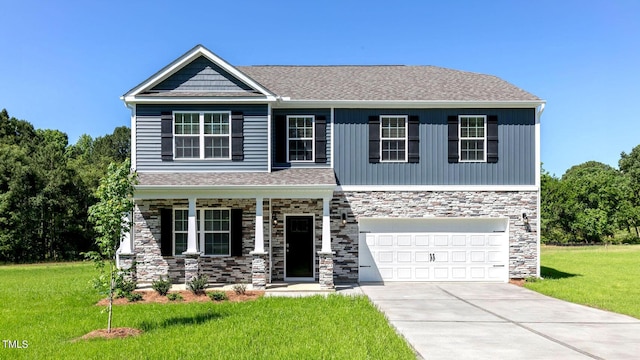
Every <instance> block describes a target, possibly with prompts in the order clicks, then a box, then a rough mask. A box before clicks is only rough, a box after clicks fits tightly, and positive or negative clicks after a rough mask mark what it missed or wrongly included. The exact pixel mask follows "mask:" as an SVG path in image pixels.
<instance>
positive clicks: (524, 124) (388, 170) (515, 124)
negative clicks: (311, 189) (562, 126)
mask: <svg viewBox="0 0 640 360" xmlns="http://www.w3.org/2000/svg"><path fill="white" fill-rule="evenodd" d="M334 114H335V118H334V126H335V129H334V139H333V140H334V141H335V150H334V151H335V157H334V168H335V172H336V177H337V179H338V181H339V183H340V184H341V185H534V184H535V174H536V166H537V165H536V162H535V111H534V109H411V110H398V109H388V110H387V109H335V112H334ZM372 115H409V116H411V115H417V116H419V120H420V125H419V131H420V160H419V162H418V163H416V164H410V163H404V162H380V163H374V164H372V163H370V162H369V154H368V148H369V144H368V141H369V127H368V122H369V116H372ZM452 115H497V116H498V156H499V157H498V162H497V163H495V164H489V163H464V162H460V163H453V164H450V163H449V162H448V153H447V151H448V148H447V141H448V128H447V117H448V116H452Z"/></svg>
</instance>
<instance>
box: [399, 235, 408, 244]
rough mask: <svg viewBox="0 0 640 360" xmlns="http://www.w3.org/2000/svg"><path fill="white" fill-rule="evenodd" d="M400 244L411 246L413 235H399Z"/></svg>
mask: <svg viewBox="0 0 640 360" xmlns="http://www.w3.org/2000/svg"><path fill="white" fill-rule="evenodd" d="M398 246H411V235H398Z"/></svg>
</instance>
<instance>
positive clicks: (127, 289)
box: [115, 274, 136, 298]
mask: <svg viewBox="0 0 640 360" xmlns="http://www.w3.org/2000/svg"><path fill="white" fill-rule="evenodd" d="M135 289H136V282H135V281H133V280H127V279H125V278H124V276H123V275H122V274H118V275H117V276H116V289H115V290H116V291H115V294H116V298H123V297H128V295H129V294H131V293H132V292H133V291H134V290H135Z"/></svg>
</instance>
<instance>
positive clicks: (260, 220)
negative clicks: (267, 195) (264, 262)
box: [253, 197, 264, 254]
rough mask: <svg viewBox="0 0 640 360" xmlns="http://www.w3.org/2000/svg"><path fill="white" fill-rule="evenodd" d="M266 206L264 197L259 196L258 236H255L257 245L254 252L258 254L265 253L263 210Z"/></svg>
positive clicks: (257, 201) (257, 205) (257, 207)
mask: <svg viewBox="0 0 640 360" xmlns="http://www.w3.org/2000/svg"><path fill="white" fill-rule="evenodd" d="M263 208H264V198H263V197H257V198H256V238H255V247H254V250H253V252H254V253H258V254H264V220H263V219H264V218H263V214H262V211H263Z"/></svg>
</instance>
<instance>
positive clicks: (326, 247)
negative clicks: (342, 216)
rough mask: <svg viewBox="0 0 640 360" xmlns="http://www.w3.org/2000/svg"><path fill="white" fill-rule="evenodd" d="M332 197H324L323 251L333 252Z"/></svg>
mask: <svg viewBox="0 0 640 360" xmlns="http://www.w3.org/2000/svg"><path fill="white" fill-rule="evenodd" d="M330 207H331V198H330V197H325V198H323V199H322V251H321V252H323V253H327V254H328V253H331V214H330Z"/></svg>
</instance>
